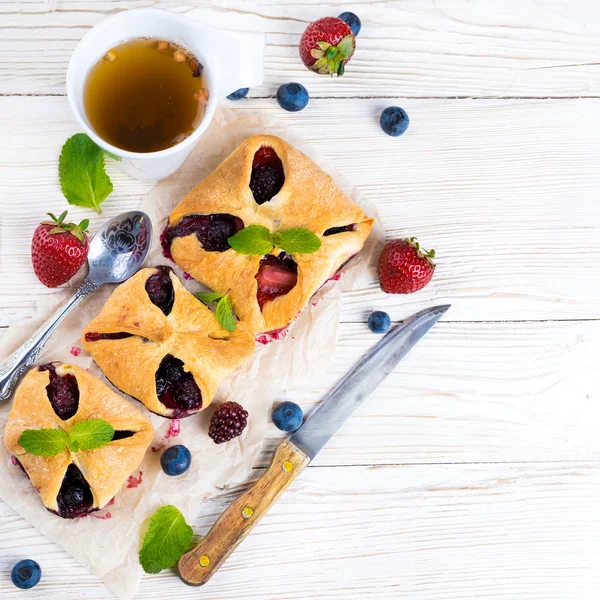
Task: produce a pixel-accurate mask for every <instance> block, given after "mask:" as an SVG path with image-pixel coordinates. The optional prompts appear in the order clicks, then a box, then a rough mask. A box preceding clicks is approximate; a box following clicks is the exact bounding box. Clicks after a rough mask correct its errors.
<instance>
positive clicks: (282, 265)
mask: <svg viewBox="0 0 600 600" xmlns="http://www.w3.org/2000/svg"><path fill="white" fill-rule="evenodd" d="M255 277H256V281H257V286H256V300H257V301H258V305H259V306H260V308H261V310H262V308H263V306H264V305H265V304H266V303H267V302H270V301H271V300H273V299H275V298H277V296H283V295H284V294H287V293H288V292H289V291H290V290H291V289H292V288H293V287H294V286H295V285H296V283H297V282H298V265H297V264H296V262H295V261H294V259H293V258H292V257H291V256H290V255H289V254H286V253H285V252H282V253H281V254H280V255H279V256H274V255H273V254H269V255H267V256H263V258H262V259H261V260H260V266H259V267H258V272H257V273H256V275H255Z"/></svg>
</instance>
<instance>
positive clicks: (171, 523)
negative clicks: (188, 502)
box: [139, 506, 194, 573]
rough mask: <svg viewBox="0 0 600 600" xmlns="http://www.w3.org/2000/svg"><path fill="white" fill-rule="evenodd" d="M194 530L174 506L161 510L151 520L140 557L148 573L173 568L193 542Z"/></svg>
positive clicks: (164, 507)
mask: <svg viewBox="0 0 600 600" xmlns="http://www.w3.org/2000/svg"><path fill="white" fill-rule="evenodd" d="M193 533H194V532H193V531H192V528H191V527H190V526H189V525H188V524H187V523H186V522H185V518H184V517H183V515H182V514H181V513H180V512H179V510H177V508H175V507H174V506H163V507H162V508H159V509H158V510H157V511H156V512H155V513H154V514H153V515H152V518H151V519H150V524H149V525H148V531H146V535H145V536H144V541H143V542H142V547H141V549H140V553H139V557H140V564H141V565H142V569H144V571H145V572H146V573H160V571H162V570H163V569H168V568H169V567H172V566H173V565H174V564H175V563H176V562H177V561H178V560H179V559H180V558H181V557H182V556H183V555H184V553H185V551H186V550H187V548H188V545H189V543H190V542H191V541H192V535H193Z"/></svg>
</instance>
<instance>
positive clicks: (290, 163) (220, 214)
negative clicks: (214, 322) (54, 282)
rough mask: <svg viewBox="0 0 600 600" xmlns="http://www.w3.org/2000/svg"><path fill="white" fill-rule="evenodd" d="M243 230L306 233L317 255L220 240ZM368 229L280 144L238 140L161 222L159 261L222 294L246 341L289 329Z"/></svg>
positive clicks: (318, 174)
mask: <svg viewBox="0 0 600 600" xmlns="http://www.w3.org/2000/svg"><path fill="white" fill-rule="evenodd" d="M249 225H263V226H265V227H267V228H268V229H269V230H270V231H271V232H274V231H285V230H288V229H293V228H305V229H309V230H310V231H312V232H313V233H315V234H316V235H318V236H319V238H320V240H321V242H322V245H321V248H320V249H319V250H318V251H317V252H314V253H313V254H294V255H288V254H286V253H284V252H282V251H281V250H280V249H278V248H275V249H274V250H273V251H272V252H271V253H270V254H269V255H267V256H259V255H244V254H238V253H236V252H235V251H234V250H232V249H231V248H230V246H229V244H228V242H227V239H228V238H229V237H231V236H233V235H234V234H235V233H237V232H238V231H240V230H241V229H243V228H244V227H247V226H249ZM372 225H373V219H371V218H369V217H368V216H367V215H366V214H365V213H364V212H363V211H362V210H361V209H360V208H359V207H358V206H357V205H356V204H354V202H353V201H352V200H351V199H350V198H349V197H348V196H347V195H346V194H344V193H343V192H342V190H340V189H339V188H338V187H337V185H336V184H335V182H334V181H333V179H332V178H331V177H330V176H329V175H327V174H326V173H324V172H323V171H322V170H321V169H320V168H319V167H318V166H317V165H316V164H315V163H314V162H312V161H311V160H310V159H309V158H308V157H307V156H305V155H304V154H302V153H301V152H299V151H298V150H296V149H295V148H293V147H292V146H290V145H289V144H288V143H286V142H284V141H283V140H281V139H279V138H277V137H273V136H268V135H257V136H254V137H252V138H250V139H248V140H246V141H245V142H244V143H243V144H242V145H241V146H239V147H238V148H237V149H236V150H235V151H234V152H233V153H232V154H230V155H229V156H228V157H227V158H226V159H225V160H224V161H223V162H222V163H221V165H220V166H219V167H217V169H215V170H214V171H213V172H212V173H211V174H210V175H209V176H208V177H207V178H206V179H204V181H202V182H201V183H200V184H199V185H198V186H196V187H195V188H194V189H193V190H192V191H191V192H189V194H187V196H185V198H183V200H182V201H181V202H180V203H179V204H178V206H177V207H176V208H175V210H173V212H172V213H171V215H170V217H169V223H168V226H167V229H166V230H165V231H164V233H163V235H162V238H161V240H162V242H163V249H164V250H165V254H166V255H168V256H169V257H170V258H172V259H173V260H174V261H175V262H176V263H177V264H178V265H179V266H180V267H181V268H182V269H183V270H184V271H186V272H187V273H189V274H190V275H191V276H192V277H194V279H196V280H198V281H200V282H201V283H203V284H204V285H206V286H208V287H209V288H210V289H212V290H214V291H216V292H219V293H225V292H227V291H229V294H230V299H231V302H232V304H233V307H234V310H235V312H236V314H237V316H238V317H239V318H240V319H241V320H242V321H244V322H245V323H248V325H249V326H250V327H251V328H252V330H253V331H255V332H272V331H273V330H278V329H281V328H284V327H286V326H287V325H289V324H290V323H291V322H292V321H293V320H294V319H295V318H296V317H297V316H298V314H299V313H300V312H301V311H302V309H303V308H304V307H305V306H306V304H307V303H308V301H309V299H310V298H311V296H312V295H313V294H314V293H315V292H316V291H317V290H318V289H319V288H320V287H321V286H322V285H323V284H324V283H325V282H326V281H327V280H328V279H330V278H332V277H333V276H335V274H336V273H337V271H338V270H339V269H340V267H341V266H342V265H344V263H346V262H347V261H348V260H349V259H350V258H351V257H352V256H354V255H355V254H356V253H357V252H359V251H360V249H361V248H362V247H363V244H364V242H365V240H366V239H367V237H368V236H369V233H370V231H371V227H372Z"/></svg>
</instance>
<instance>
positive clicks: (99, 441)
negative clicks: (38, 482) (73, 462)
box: [19, 419, 115, 456]
mask: <svg viewBox="0 0 600 600" xmlns="http://www.w3.org/2000/svg"><path fill="white" fill-rule="evenodd" d="M114 435H115V430H114V428H113V426H112V425H111V424H110V423H108V422H106V421H103V420H102V419H89V420H85V421H80V422H79V423H76V424H75V426H74V427H73V429H71V431H70V433H68V434H67V433H66V432H65V431H63V430H62V429H26V430H25V431H24V432H23V433H22V434H21V435H20V436H19V444H20V445H21V447H22V448H23V449H24V450H25V451H26V452H29V453H30V454H35V455H36V456H56V455H57V454H60V453H61V452H63V451H64V450H66V449H67V448H69V450H71V452H79V450H93V449H95V448H101V447H102V446H105V445H106V444H108V443H109V442H110V441H112V439H113V436H114Z"/></svg>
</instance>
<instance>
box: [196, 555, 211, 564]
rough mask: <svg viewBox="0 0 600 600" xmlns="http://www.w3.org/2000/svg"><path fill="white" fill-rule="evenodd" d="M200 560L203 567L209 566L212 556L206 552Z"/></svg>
mask: <svg viewBox="0 0 600 600" xmlns="http://www.w3.org/2000/svg"><path fill="white" fill-rule="evenodd" d="M198 562H199V563H200V566H201V567H208V565H210V558H209V557H208V556H206V554H204V555H203V556H201V557H200V560H199V561H198Z"/></svg>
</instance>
